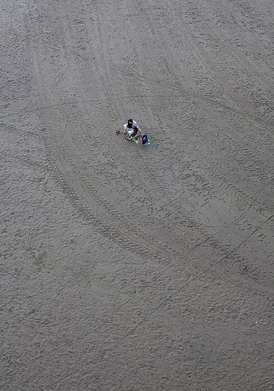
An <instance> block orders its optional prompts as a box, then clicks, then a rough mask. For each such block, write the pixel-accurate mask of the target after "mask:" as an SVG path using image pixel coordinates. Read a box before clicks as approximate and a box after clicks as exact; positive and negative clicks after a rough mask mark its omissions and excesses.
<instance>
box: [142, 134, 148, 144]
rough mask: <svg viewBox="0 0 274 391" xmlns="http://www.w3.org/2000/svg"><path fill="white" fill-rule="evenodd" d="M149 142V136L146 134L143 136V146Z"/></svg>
mask: <svg viewBox="0 0 274 391" xmlns="http://www.w3.org/2000/svg"><path fill="white" fill-rule="evenodd" d="M147 142H148V138H147V136H146V135H145V134H144V135H143V144H146V143H147Z"/></svg>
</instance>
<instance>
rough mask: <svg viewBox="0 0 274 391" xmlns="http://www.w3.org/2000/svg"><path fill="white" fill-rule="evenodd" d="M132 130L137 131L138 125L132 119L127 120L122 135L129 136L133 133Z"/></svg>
mask: <svg viewBox="0 0 274 391" xmlns="http://www.w3.org/2000/svg"><path fill="white" fill-rule="evenodd" d="M134 129H137V130H139V128H138V124H137V122H136V121H134V120H133V119H129V120H128V121H127V124H125V125H124V134H127V132H128V133H130V134H131V133H133V131H134Z"/></svg>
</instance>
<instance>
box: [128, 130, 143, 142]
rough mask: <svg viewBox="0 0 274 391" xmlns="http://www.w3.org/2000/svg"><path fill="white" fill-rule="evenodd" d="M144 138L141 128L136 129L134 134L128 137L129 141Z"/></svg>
mask: <svg viewBox="0 0 274 391" xmlns="http://www.w3.org/2000/svg"><path fill="white" fill-rule="evenodd" d="M140 136H142V133H141V132H140V129H139V128H134V129H133V132H132V133H131V134H130V136H129V137H126V139H127V140H128V141H130V140H132V139H133V138H135V139H138V137H140Z"/></svg>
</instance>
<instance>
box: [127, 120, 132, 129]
mask: <svg viewBox="0 0 274 391" xmlns="http://www.w3.org/2000/svg"><path fill="white" fill-rule="evenodd" d="M132 124H133V120H132V119H129V120H128V121H127V126H128V128H132Z"/></svg>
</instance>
